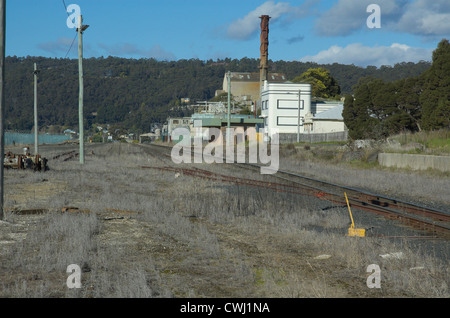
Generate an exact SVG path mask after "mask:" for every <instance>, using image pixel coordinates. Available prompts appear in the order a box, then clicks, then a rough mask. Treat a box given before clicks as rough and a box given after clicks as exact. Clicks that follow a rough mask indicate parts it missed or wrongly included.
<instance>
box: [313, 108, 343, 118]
mask: <svg viewBox="0 0 450 318" xmlns="http://www.w3.org/2000/svg"><path fill="white" fill-rule="evenodd" d="M343 110H344V105H337V106H336V107H333V108H331V109H329V110H326V111H323V112H321V113H318V114H317V115H316V116H314V118H313V119H314V120H316V119H324V120H344V117H342V111H343Z"/></svg>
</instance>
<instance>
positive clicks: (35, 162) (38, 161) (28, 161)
mask: <svg viewBox="0 0 450 318" xmlns="http://www.w3.org/2000/svg"><path fill="white" fill-rule="evenodd" d="M47 161H48V160H47V159H46V158H43V157H41V155H39V154H37V155H34V156H32V155H31V154H30V153H26V154H23V155H21V154H14V153H12V152H7V153H5V157H4V159H3V166H4V167H5V168H6V169H31V170H34V171H47V170H48V169H49V168H48V165H47Z"/></svg>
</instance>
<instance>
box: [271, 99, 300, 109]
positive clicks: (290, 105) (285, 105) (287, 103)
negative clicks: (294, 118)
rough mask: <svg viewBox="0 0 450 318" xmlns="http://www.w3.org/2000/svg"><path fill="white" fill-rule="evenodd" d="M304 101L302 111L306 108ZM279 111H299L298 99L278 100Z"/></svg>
mask: <svg viewBox="0 0 450 318" xmlns="http://www.w3.org/2000/svg"><path fill="white" fill-rule="evenodd" d="M304 102H305V101H304V100H301V101H300V109H303V108H304V107H303V106H304ZM277 108H278V109H298V99H278V100H277Z"/></svg>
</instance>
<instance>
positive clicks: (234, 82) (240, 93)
mask: <svg viewBox="0 0 450 318" xmlns="http://www.w3.org/2000/svg"><path fill="white" fill-rule="evenodd" d="M268 78H269V79H270V82H273V83H282V82H286V81H287V78H286V75H284V74H282V73H269V74H268ZM230 80H231V95H233V99H234V100H235V101H236V102H239V103H242V104H244V105H250V104H251V103H255V102H256V101H258V100H259V99H260V95H261V87H260V74H259V73H247V72H230ZM222 93H228V74H227V73H225V75H224V78H223V88H222V90H218V91H216V96H217V95H220V94H222Z"/></svg>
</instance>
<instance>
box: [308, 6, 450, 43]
mask: <svg viewBox="0 0 450 318" xmlns="http://www.w3.org/2000/svg"><path fill="white" fill-rule="evenodd" d="M372 3H374V4H378V5H379V6H380V9H381V28H382V29H386V30H391V31H400V32H406V33H409V34H415V35H421V36H448V35H450V23H449V22H448V21H450V1H448V0H433V1H430V0H376V1H374V0H360V1H355V0H338V2H337V3H336V4H335V5H334V6H332V7H331V8H330V9H329V10H328V11H326V12H324V13H322V14H320V15H319V17H318V18H317V19H316V22H315V31H316V33H317V34H318V35H321V36H345V35H349V34H352V33H353V32H355V31H358V30H361V29H364V28H367V26H366V20H367V17H368V16H369V15H370V13H367V12H366V9H367V6H368V5H369V4H372Z"/></svg>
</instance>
